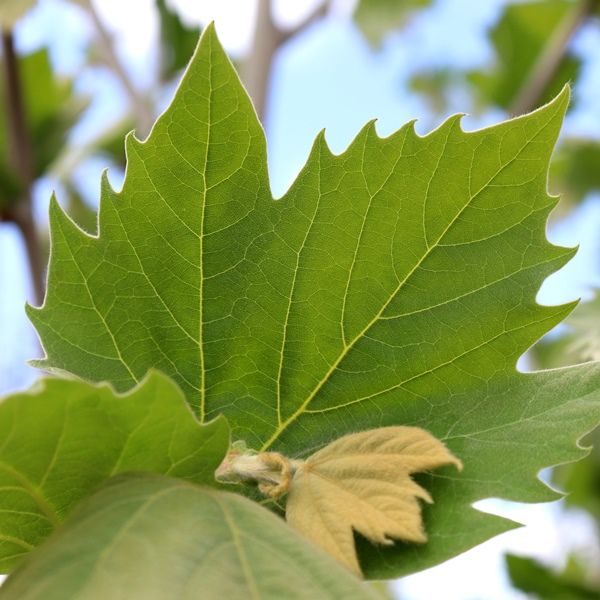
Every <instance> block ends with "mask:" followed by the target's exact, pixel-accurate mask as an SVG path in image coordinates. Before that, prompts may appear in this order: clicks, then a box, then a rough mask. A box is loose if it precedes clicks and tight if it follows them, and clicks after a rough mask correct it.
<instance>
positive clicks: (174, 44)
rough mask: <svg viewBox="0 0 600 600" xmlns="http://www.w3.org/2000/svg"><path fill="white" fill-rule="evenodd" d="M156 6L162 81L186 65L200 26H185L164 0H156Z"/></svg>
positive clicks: (193, 48)
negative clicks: (158, 20)
mask: <svg viewBox="0 0 600 600" xmlns="http://www.w3.org/2000/svg"><path fill="white" fill-rule="evenodd" d="M156 8H157V10H158V16H159V18H160V40H161V65H160V70H161V79H162V80H163V81H164V80H168V79H170V78H171V77H173V76H174V75H175V74H177V73H178V72H179V71H181V69H183V68H184V67H185V66H186V65H187V63H188V62H189V60H190V58H191V57H192V54H193V53H194V50H195V48H196V45H197V43H198V36H199V35H200V28H198V27H188V26H186V25H185V23H183V21H182V20H181V18H180V17H179V15H178V14H177V12H175V11H174V10H172V9H171V8H169V6H168V4H167V2H166V0H156Z"/></svg>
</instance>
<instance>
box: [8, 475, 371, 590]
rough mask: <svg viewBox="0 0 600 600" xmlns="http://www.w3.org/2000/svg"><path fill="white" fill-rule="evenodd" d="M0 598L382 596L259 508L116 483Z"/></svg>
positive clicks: (148, 480)
mask: <svg viewBox="0 0 600 600" xmlns="http://www.w3.org/2000/svg"><path fill="white" fill-rule="evenodd" d="M0 598H2V600H11V599H15V600H16V599H18V600H36V599H37V600H42V599H43V600H65V599H69V598H77V600H96V599H98V600H100V599H105V598H111V599H115V600H116V599H121V598H122V599H125V598H144V600H172V599H173V598H177V599H180V600H191V599H192V598H198V599H200V598H201V599H202V600H212V599H214V600H222V599H224V598H228V599H231V600H236V599H238V598H252V599H256V600H258V599H259V598H290V599H293V600H321V599H326V598H329V599H331V600H334V599H338V598H348V599H351V600H354V599H356V600H362V599H365V600H367V599H371V600H375V599H377V598H381V596H380V595H379V594H377V593H376V592H375V591H374V590H371V589H370V588H369V587H368V586H367V585H366V584H364V583H362V582H361V581H359V580H358V579H357V578H355V577H354V576H353V575H351V574H350V573H349V572H348V571H346V570H345V569H344V568H343V567H341V566H339V565H338V564H337V563H336V562H335V561H334V560H333V559H332V558H329V557H328V556H327V555H326V554H324V553H322V552H321V551H320V550H318V549H317V548H315V547H313V546H312V545H310V544H309V543H308V542H307V541H305V540H304V539H303V538H302V537H301V536H300V535H298V534H296V533H295V532H294V531H292V530H291V529H290V528H289V527H287V526H286V525H285V524H284V523H283V521H281V519H280V518H278V517H276V516H275V515H273V514H271V513H270V512H269V511H267V510H266V509H264V508H262V507H260V506H258V505H257V504H256V503H255V502H252V501H250V500H247V499H245V498H243V497H241V496H237V495H234V494H230V493H227V492H217V491H214V490H210V489H208V488H202V487H198V486H194V485H190V484H189V483H185V482H182V481H178V480H174V479H168V478H164V477H156V476H154V477H152V476H142V477H135V476H133V477H132V476H130V477H120V478H117V479H115V480H113V481H111V482H109V483H107V484H106V485H105V486H104V487H103V488H102V489H101V490H100V491H98V492H97V493H96V494H95V495H94V496H92V497H91V498H89V499H86V500H85V501H84V502H83V503H82V504H81V505H80V506H79V507H78V508H77V510H76V511H75V512H74V513H73V515H72V516H71V517H70V518H69V520H68V521H67V522H66V523H65V525H64V526H63V527H62V528H61V529H60V530H58V531H57V532H56V533H55V535H53V536H52V538H51V539H50V540H48V542H47V543H46V544H44V546H42V547H41V548H39V549H38V550H37V551H36V552H34V553H33V554H32V555H31V557H30V559H29V560H28V561H27V562H26V563H25V564H24V565H23V566H22V567H21V568H20V569H18V570H17V571H16V572H15V573H14V574H13V575H11V576H10V577H9V578H8V580H7V581H6V583H5V584H4V585H3V586H2V588H1V591H0Z"/></svg>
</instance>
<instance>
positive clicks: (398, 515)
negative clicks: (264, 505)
mask: <svg viewBox="0 0 600 600" xmlns="http://www.w3.org/2000/svg"><path fill="white" fill-rule="evenodd" d="M449 464H453V465H455V466H456V467H458V468H459V469H460V468H462V464H461V462H460V461H459V460H458V459H457V458H455V457H454V456H453V455H452V454H451V453H450V452H449V451H448V449H447V448H446V447H445V446H444V444H442V443H441V442H440V441H439V440H437V439H436V438H434V437H433V436H432V435H431V434H429V433H427V432H426V431H424V430H423V429H419V428H418V427H383V428H381V429H374V430H370V431H363V432H360V433H352V434H350V435H346V436H344V437H342V438H340V439H339V440H336V441H335V442H333V443H331V444H329V445H328V446H325V448H323V449H322V450H320V451H319V452H317V453H316V454H313V455H312V456H311V457H310V458H309V459H308V460H307V461H306V462H304V463H302V464H301V465H300V466H299V467H298V468H297V470H296V473H295V474H294V478H293V480H292V483H291V486H290V491H289V495H288V500H287V504H286V519H287V521H288V522H289V524H290V525H291V526H292V527H294V528H295V529H297V530H298V531H300V532H301V533H302V534H303V535H305V536H306V537H307V538H308V539H310V540H311V541H313V542H314V543H315V544H316V545H317V546H320V547H321V548H323V550H325V551H326V552H327V553H328V554H330V555H331V556H333V557H334V558H336V559H337V560H338V561H339V562H340V563H342V564H344V565H346V566H347V567H348V568H349V569H350V570H351V571H354V572H355V573H356V574H358V575H360V573H361V570H360V565H359V563H358V558H357V556H356V550H355V548H354V534H353V530H354V531H357V532H358V533H360V534H361V535H363V536H364V537H366V538H367V539H368V540H370V541H372V542H374V543H376V544H382V545H391V544H392V543H393V541H392V539H390V538H393V539H397V540H404V541H407V542H420V543H422V542H425V541H426V540H427V535H426V534H425V531H424V530H423V524H422V519H421V506H420V504H419V499H420V500H425V501H426V502H432V499H431V496H430V495H429V494H428V493H427V492H426V491H425V490H424V489H423V488H422V487H421V486H420V485H418V484H416V483H415V482H414V481H413V480H412V479H411V477H410V475H411V474H412V473H417V472H420V471H428V470H431V469H437V468H438V467H443V466H444V465H449Z"/></svg>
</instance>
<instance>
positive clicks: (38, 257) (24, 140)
mask: <svg viewBox="0 0 600 600" xmlns="http://www.w3.org/2000/svg"><path fill="white" fill-rule="evenodd" d="M2 50H3V55H4V60H3V65H4V77H5V81H6V86H5V87H6V110H7V115H6V116H7V119H6V121H7V125H8V135H9V144H10V149H11V151H10V157H11V160H12V162H13V167H14V169H15V172H16V173H17V175H18V177H19V179H20V183H21V187H22V197H21V198H20V199H19V200H18V201H17V202H15V203H14V204H13V205H11V206H10V207H9V208H8V209H7V210H6V213H7V214H6V217H7V220H10V221H12V222H13V223H14V224H15V225H16V226H17V227H18V228H19V230H20V232H21V235H22V236H23V240H24V243H25V249H26V252H27V259H28V263H29V271H30V275H31V280H32V286H33V291H34V300H35V302H36V304H38V305H40V304H41V303H42V302H43V299H44V288H45V279H44V271H45V265H44V259H43V253H42V249H41V244H40V241H39V238H38V233H37V230H36V227H35V221H34V218H33V210H32V196H31V187H32V184H33V156H32V154H33V153H32V149H31V141H30V139H29V133H28V131H27V122H26V115H25V104H24V101H23V92H22V88H21V80H20V76H19V65H18V60H17V54H16V52H15V46H14V39H13V35H12V33H11V32H10V31H8V30H6V31H3V32H2Z"/></svg>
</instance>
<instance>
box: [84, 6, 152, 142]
mask: <svg viewBox="0 0 600 600" xmlns="http://www.w3.org/2000/svg"><path fill="white" fill-rule="evenodd" d="M79 4H80V5H81V6H83V8H84V9H85V10H86V11H87V13H88V14H89V16H90V18H91V19H92V22H93V23H94V27H95V28H96V32H97V34H98V41H99V43H100V48H101V50H102V53H103V55H104V61H105V62H106V65H107V66H108V67H109V68H110V69H111V70H112V72H113V73H114V75H115V76H116V77H117V79H118V80H119V82H120V84H121V86H122V87H123V89H124V90H125V93H126V94H127V97H128V98H129V101H130V102H131V106H132V108H133V111H134V115H135V118H136V122H137V129H138V133H139V134H140V136H142V137H144V136H146V135H147V134H148V133H149V131H150V129H151V128H152V123H153V122H154V114H153V111H152V106H151V105H150V103H149V102H148V100H147V99H146V98H145V97H144V96H143V95H142V94H141V93H140V92H139V91H138V89H137V88H136V87H135V85H134V84H133V82H132V81H131V78H130V76H129V74H128V73H127V70H126V69H125V67H124V66H123V64H122V63H121V61H120V59H119V57H118V56H117V53H116V51H115V47H114V43H113V39H112V36H111V34H110V33H109V32H108V30H107V29H106V27H105V25H104V23H103V22H102V19H101V18H100V15H99V14H98V11H97V10H96V8H95V6H94V4H93V2H92V0H79Z"/></svg>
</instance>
